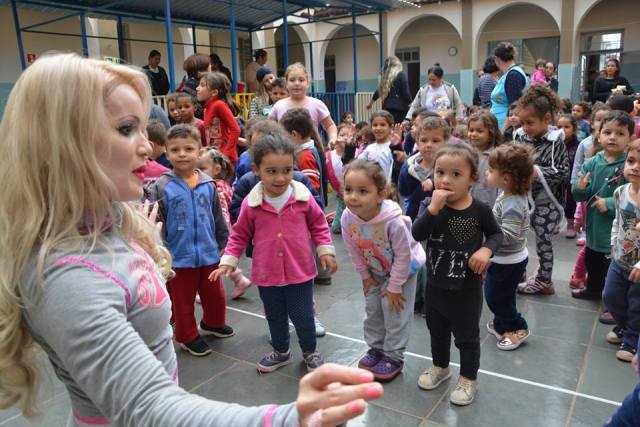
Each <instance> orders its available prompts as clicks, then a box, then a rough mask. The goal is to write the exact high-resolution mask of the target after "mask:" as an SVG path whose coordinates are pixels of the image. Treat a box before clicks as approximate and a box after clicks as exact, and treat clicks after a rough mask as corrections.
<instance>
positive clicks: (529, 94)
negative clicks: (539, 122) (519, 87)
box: [518, 85, 563, 119]
mask: <svg viewBox="0 0 640 427" xmlns="http://www.w3.org/2000/svg"><path fill="white" fill-rule="evenodd" d="M518 106H519V107H520V108H521V109H523V110H524V109H525V108H530V107H531V108H533V111H535V113H536V115H537V116H538V117H539V118H541V119H542V118H544V116H545V115H546V114H551V118H552V119H553V117H554V116H555V114H557V113H558V112H559V111H562V108H563V105H562V100H560V97H559V96H558V95H556V93H555V92H554V91H552V90H551V89H549V88H548V87H546V86H542V85H531V86H529V87H528V88H527V90H525V91H524V93H523V94H522V97H521V98H520V99H519V100H518Z"/></svg>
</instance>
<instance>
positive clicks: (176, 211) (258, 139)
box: [146, 64, 640, 405]
mask: <svg viewBox="0 0 640 427" xmlns="http://www.w3.org/2000/svg"><path fill="white" fill-rule="evenodd" d="M536 74H538V73H536ZM538 77H540V76H538ZM310 81H311V77H310V76H309V74H308V72H307V71H306V69H305V68H304V66H303V65H301V64H293V65H291V66H289V67H288V68H287V70H286V73H285V75H284V77H283V78H277V76H275V75H274V74H273V73H272V71H271V70H270V69H268V68H267V67H262V68H261V69H259V70H258V82H259V84H260V90H259V92H258V93H257V94H256V96H255V97H254V98H253V101H252V102H251V105H250V115H251V120H250V121H249V122H248V123H247V126H246V129H244V126H242V125H243V124H242V123H240V125H239V124H238V122H237V120H236V119H235V118H234V115H235V113H236V110H235V109H236V106H235V104H234V102H233V101H232V100H231V98H230V97H229V82H228V80H227V79H226V78H225V77H224V75H222V74H220V73H208V74H206V75H204V76H203V77H202V78H201V81H200V85H199V86H198V88H197V101H198V102H200V103H201V104H202V105H203V106H204V111H203V120H199V119H197V118H196V117H195V112H196V108H195V106H196V100H195V99H193V97H192V95H190V94H187V93H179V94H176V95H173V96H170V97H169V100H168V105H167V109H168V112H169V115H170V118H171V121H172V123H174V126H173V127H172V128H171V129H170V130H169V132H168V137H166V136H164V135H163V132H162V129H161V125H159V124H158V123H150V124H149V127H148V134H149V139H150V140H151V141H152V143H153V152H152V155H151V160H150V165H151V166H153V167H151V166H150V168H149V171H150V172H149V177H148V178H149V182H148V185H147V192H146V193H147V195H148V196H149V198H150V199H151V200H153V201H158V202H159V204H160V218H161V220H162V221H163V222H164V227H163V232H164V237H165V242H166V244H167V246H168V248H169V250H170V251H171V254H172V256H173V263H174V264H173V270H174V272H175V277H174V278H173V279H172V280H171V281H170V282H169V291H170V296H171V298H172V301H173V306H174V309H173V321H174V322H175V330H176V335H175V337H176V340H177V341H178V342H179V343H180V344H181V346H182V347H183V348H185V349H186V350H188V351H189V352H190V353H192V354H194V355H198V356H201V355H205V354H208V353H209V352H210V351H211V349H210V348H209V346H208V344H207V343H206V342H205V341H204V340H202V338H201V335H213V336H216V337H219V338H224V337H230V336H232V335H233V334H234V330H233V329H232V328H231V327H230V326H229V325H226V323H225V316H224V312H225V295H224V288H223V287H222V285H221V282H220V278H221V276H230V277H231V279H232V280H233V282H234V288H233V292H232V298H234V299H235V298H238V297H240V296H242V295H243V294H244V292H245V290H246V289H247V287H248V286H250V284H254V285H256V286H257V287H258V291H259V295H260V298H261V300H262V302H263V304H264V310H265V314H266V319H267V323H268V326H269V332H270V342H271V344H272V346H273V349H274V351H273V352H270V353H268V354H266V355H265V356H264V357H263V358H262V359H261V360H260V361H259V362H258V364H257V369H258V370H259V371H261V372H271V371H273V370H275V369H277V368H279V367H281V366H283V365H286V364H288V363H290V362H291V360H292V359H291V357H292V356H291V351H290V342H289V341H290V336H289V326H288V319H291V321H292V322H293V325H294V327H295V329H296V332H297V336H298V340H299V343H300V347H301V348H302V352H303V357H304V362H305V364H306V367H307V368H308V369H309V370H313V369H316V368H317V367H318V366H320V365H321V364H322V363H323V358H322V355H321V353H320V352H319V351H318V345H317V341H316V337H317V336H322V335H323V334H324V328H323V326H322V324H321V323H320V322H319V321H318V320H317V318H316V317H315V302H314V298H313V284H314V283H316V284H329V283H330V282H331V274H332V273H333V272H335V270H336V268H337V264H336V257H335V249H334V247H333V243H332V237H331V233H330V232H332V233H333V234H341V235H342V238H343V240H344V243H345V247H346V250H347V252H348V254H349V255H350V257H351V260H352V262H353V265H354V267H355V270H356V271H357V273H358V274H359V275H360V277H361V279H362V288H363V294H364V299H365V319H364V325H363V330H364V338H365V342H366V343H367V346H368V347H369V350H368V351H367V353H366V354H365V355H364V356H363V357H362V359H360V361H359V363H358V366H359V367H361V368H363V369H367V370H369V371H371V372H372V373H373V374H374V376H375V378H376V379H378V380H380V381H391V380H393V378H395V377H396V376H397V375H399V374H400V373H401V371H402V369H403V365H404V352H405V350H406V348H407V344H408V340H409V335H410V329H411V324H412V318H413V313H414V310H415V311H417V312H419V313H421V314H423V316H425V317H426V323H427V327H428V329H429V332H430V339H431V352H432V357H433V365H432V366H431V367H430V368H428V369H427V370H425V371H424V373H422V374H421V375H420V377H419V378H418V385H419V387H420V388H422V389H425V390H431V389H435V388H436V387H438V386H439V385H441V384H442V383H443V382H444V381H445V380H446V379H448V378H449V377H450V376H451V372H450V370H449V361H450V346H451V335H452V334H453V337H454V343H455V346H456V347H457V348H458V350H459V351H460V365H461V367H460V377H459V379H458V382H457V385H456V387H455V388H454V390H453V392H452V393H451V395H450V400H451V402H452V403H454V404H457V405H467V404H470V403H471V402H472V401H473V400H474V398H475V395H476V393H477V390H478V381H477V374H478V369H479V365H480V327H479V322H480V314H481V312H482V305H483V299H486V301H487V305H488V307H489V309H490V310H491V312H492V313H493V318H492V319H491V320H490V321H489V322H488V323H487V325H486V328H487V330H488V332H489V333H490V334H491V335H494V336H495V337H496V338H497V344H496V345H497V347H498V348H499V349H501V350H515V349H517V348H518V347H520V346H521V345H522V344H523V343H524V342H525V341H527V340H528V339H529V337H530V336H531V331H530V329H529V326H528V324H527V321H526V320H525V318H524V317H523V316H522V314H521V313H519V312H518V309H517V306H516V294H517V293H518V292H519V293H523V294H543V295H549V294H553V293H554V292H555V287H554V283H553V281H552V272H553V266H554V253H553V245H552V239H553V237H554V235H555V234H558V233H559V232H560V231H561V230H564V231H565V236H566V238H569V239H575V241H576V244H577V245H578V246H583V245H584V246H583V247H581V248H580V249H579V252H578V255H577V257H576V263H575V269H574V272H573V275H572V276H571V277H570V278H569V277H567V278H566V279H567V281H568V282H569V286H570V287H571V288H572V296H573V297H575V298H581V299H594V300H600V299H601V298H604V304H605V305H606V308H607V310H606V311H605V312H604V313H603V315H602V316H601V321H603V322H604V323H610V324H613V325H614V328H613V330H612V331H611V332H610V333H609V334H607V336H606V337H605V338H606V340H607V341H608V342H610V343H612V344H616V345H618V346H619V350H618V352H617V353H616V356H617V358H618V359H620V360H623V361H627V362H630V361H631V359H632V358H633V357H634V355H635V353H636V349H637V345H638V333H639V332H640V293H639V292H640V291H639V292H636V290H637V289H636V287H635V286H634V285H633V284H634V283H637V282H640V226H637V224H638V223H640V207H639V206H640V187H639V186H640V142H638V141H634V138H635V135H636V131H635V128H634V117H636V116H637V114H638V109H640V107H639V106H638V103H637V102H636V103H635V105H634V103H633V101H631V108H630V109H629V108H628V105H629V103H628V100H626V99H625V100H623V99H620V96H622V95H619V96H617V97H616V96H614V97H612V98H611V99H610V101H609V102H608V103H607V104H602V103H596V104H595V105H591V104H589V103H586V102H578V103H576V104H575V105H572V106H567V105H566V104H567V103H566V102H564V101H563V100H561V99H560V98H559V97H558V96H557V95H556V94H555V92H553V91H552V90H551V89H550V88H549V87H548V85H547V84H543V83H542V80H540V82H537V83H539V84H534V83H536V78H535V75H534V79H532V84H531V85H530V86H529V87H528V88H527V89H526V90H525V91H524V93H523V95H522V97H521V98H520V99H519V100H518V101H517V102H516V103H514V104H513V105H511V107H510V108H509V114H508V119H507V120H506V122H505V127H504V128H503V129H500V127H499V126H498V121H497V120H496V118H495V117H494V116H493V115H492V114H491V113H490V112H489V111H488V110H484V109H481V108H479V107H472V108H471V109H467V108H464V109H463V116H462V117H460V116H456V115H455V114H453V113H452V112H449V111H443V112H441V113H433V112H429V111H427V110H426V109H418V110H416V111H414V112H413V121H412V123H411V126H410V127H409V126H407V128H406V129H404V128H402V127H401V126H400V125H394V119H393V116H392V115H391V114H390V113H388V112H386V111H384V110H382V111H377V112H375V113H373V114H371V116H370V119H369V121H368V122H359V123H354V116H353V114H352V113H350V112H347V113H345V114H344V115H343V116H342V122H341V123H340V124H339V125H338V126H336V125H335V123H334V122H333V120H332V118H331V115H330V113H329V110H328V108H327V107H326V106H325V105H324V103H323V102H322V101H320V100H318V99H315V98H313V97H310V96H308V95H307V92H308V88H309V84H310ZM567 110H568V111H569V112H566V111H567ZM622 110H625V111H622ZM563 111H564V113H563ZM241 128H242V129H241ZM320 128H322V129H324V131H325V132H326V134H327V135H328V140H327V141H326V144H325V141H322V139H321V137H320V136H319V130H320ZM243 131H246V132H245V133H246V139H244V138H239V137H240V134H241V132H243ZM167 168H172V170H169V169H167ZM151 171H153V173H151ZM329 184H330V186H331V188H332V189H333V192H334V194H335V198H336V210H335V212H330V213H328V214H327V215H325V213H324V210H325V208H326V206H327V203H328V200H329V199H328V187H329ZM396 191H397V192H398V193H399V196H398V198H399V200H398V199H396V197H395V194H396ZM394 199H395V201H394ZM530 229H531V230H532V231H533V233H534V235H535V242H536V244H535V247H536V252H537V255H538V260H539V265H538V267H537V270H536V271H535V274H534V275H532V276H531V277H527V276H526V269H527V264H528V259H529V254H528V251H527V237H528V233H529V230H530ZM307 240H309V242H307ZM245 250H246V253H247V255H248V256H250V257H252V263H251V279H250V280H249V279H247V278H246V277H244V275H243V274H242V273H241V272H240V271H239V270H238V269H237V266H238V263H239V260H240V258H241V256H242V254H243V253H244V252H245ZM610 255H611V257H610ZM610 258H612V259H611V260H610ZM196 292H197V293H198V294H199V296H200V300H201V302H202V308H203V318H202V320H201V321H200V323H199V327H197V326H196V322H195V318H194V310H193V302H194V299H195V297H196ZM483 297H484V298H483ZM314 319H315V320H314Z"/></svg>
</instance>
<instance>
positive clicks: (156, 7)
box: [0, 0, 403, 30]
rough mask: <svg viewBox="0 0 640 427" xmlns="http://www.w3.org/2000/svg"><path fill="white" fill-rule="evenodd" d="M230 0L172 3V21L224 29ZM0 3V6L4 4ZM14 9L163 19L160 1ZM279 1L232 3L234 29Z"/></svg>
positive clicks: (261, 17) (252, 26)
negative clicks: (83, 12) (71, 11)
mask: <svg viewBox="0 0 640 427" xmlns="http://www.w3.org/2000/svg"><path fill="white" fill-rule="evenodd" d="M230 1H231V0H174V1H172V3H171V16H172V19H173V20H175V21H177V22H178V23H187V22H193V23H195V24H197V25H205V24H207V23H209V24H212V25H220V26H228V25H229V23H230V21H231V16H230V14H231V6H230ZM8 3H9V1H8V0H0V4H8ZM17 4H18V6H20V7H29V8H33V9H38V10H41V11H46V12H53V11H56V12H58V11H60V10H61V9H67V10H73V11H81V10H82V11H85V12H86V13H87V14H88V15H90V16H96V17H107V16H117V15H122V16H123V17H124V18H132V19H135V18H140V19H144V18H145V17H154V18H159V19H161V18H163V17H164V2H163V1H162V0H128V1H121V2H117V1H109V0H61V1H52V0H18V1H17ZM282 4H283V3H282V1H281V0H234V7H235V19H236V26H237V27H238V29H239V30H257V29H259V28H260V26H262V25H264V24H266V23H269V22H272V21H275V20H278V19H281V18H282ZM402 4H403V2H402V1H400V0H367V1H365V0H288V1H287V8H286V9H287V14H293V13H295V12H298V11H300V10H301V9H306V8H317V7H326V6H327V5H329V6H334V7H342V8H351V7H354V8H355V9H356V11H357V12H358V13H362V12H366V11H375V10H387V9H391V8H394V7H398V6H401V5H402Z"/></svg>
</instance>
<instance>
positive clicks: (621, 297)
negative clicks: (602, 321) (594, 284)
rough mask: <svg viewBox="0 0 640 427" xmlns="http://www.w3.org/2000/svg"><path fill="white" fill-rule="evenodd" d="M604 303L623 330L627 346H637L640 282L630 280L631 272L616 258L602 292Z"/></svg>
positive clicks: (639, 320)
mask: <svg viewBox="0 0 640 427" xmlns="http://www.w3.org/2000/svg"><path fill="white" fill-rule="evenodd" d="M602 298H603V300H604V305H605V306H606V307H607V308H608V309H609V313H611V315H612V316H613V318H614V320H615V321H616V324H617V325H618V326H620V327H621V328H622V330H623V337H622V338H623V340H624V345H625V347H628V348H636V345H638V334H639V333H640V283H633V282H632V281H630V280H629V272H628V271H626V270H625V269H623V268H622V267H620V265H619V264H618V263H617V262H616V261H615V260H614V261H611V264H609V271H608V272H607V278H606V280H605V285H604V291H603V293H602Z"/></svg>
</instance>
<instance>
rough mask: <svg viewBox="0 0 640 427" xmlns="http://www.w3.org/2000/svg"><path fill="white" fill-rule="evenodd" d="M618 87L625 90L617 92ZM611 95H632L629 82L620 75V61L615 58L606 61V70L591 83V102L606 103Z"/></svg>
mask: <svg viewBox="0 0 640 427" xmlns="http://www.w3.org/2000/svg"><path fill="white" fill-rule="evenodd" d="M618 86H624V87H625V88H624V89H622V90H621V91H619V90H617V87H618ZM612 91H613V92H612ZM612 93H621V94H623V95H629V94H632V93H633V88H632V87H631V84H629V80H627V79H626V78H624V77H623V76H621V75H620V61H618V60H617V59H616V58H609V59H607V66H606V68H605V69H604V70H602V71H601V72H600V77H598V78H597V79H596V81H595V82H594V83H593V93H592V96H591V102H596V101H600V102H607V99H609V97H610V96H611V94H612Z"/></svg>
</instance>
